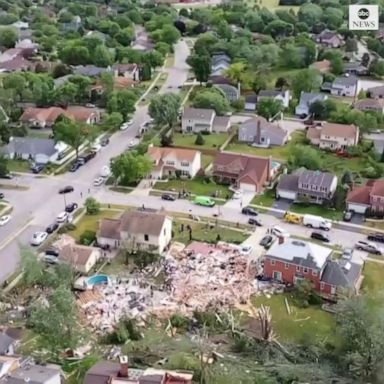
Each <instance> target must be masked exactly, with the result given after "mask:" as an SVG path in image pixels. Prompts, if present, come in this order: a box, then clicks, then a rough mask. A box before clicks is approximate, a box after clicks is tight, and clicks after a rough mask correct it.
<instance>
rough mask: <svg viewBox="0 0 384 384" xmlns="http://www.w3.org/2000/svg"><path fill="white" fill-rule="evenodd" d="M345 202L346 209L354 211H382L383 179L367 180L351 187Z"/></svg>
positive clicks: (383, 206) (383, 203) (383, 205)
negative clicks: (360, 184) (361, 184)
mask: <svg viewBox="0 0 384 384" xmlns="http://www.w3.org/2000/svg"><path fill="white" fill-rule="evenodd" d="M346 203H347V209H348V210H349V211H353V212H356V213H361V214H365V213H366V212H367V211H368V210H370V211H371V212H380V213H384V180H368V181H367V183H366V184H365V185H363V186H357V187H355V188H353V189H352V190H351V191H350V192H349V193H348V195H347V198H346Z"/></svg>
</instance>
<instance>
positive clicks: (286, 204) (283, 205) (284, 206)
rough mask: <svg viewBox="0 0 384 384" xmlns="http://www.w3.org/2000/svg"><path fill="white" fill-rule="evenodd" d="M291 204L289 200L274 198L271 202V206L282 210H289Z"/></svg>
mask: <svg viewBox="0 0 384 384" xmlns="http://www.w3.org/2000/svg"><path fill="white" fill-rule="evenodd" d="M291 205H292V201H291V200H286V199H278V200H275V202H274V203H273V208H276V209H281V210H282V211H289V209H290V208H291ZM280 216H281V214H280Z"/></svg>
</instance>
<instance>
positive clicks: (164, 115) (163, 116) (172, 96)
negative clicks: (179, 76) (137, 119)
mask: <svg viewBox="0 0 384 384" xmlns="http://www.w3.org/2000/svg"><path fill="white" fill-rule="evenodd" d="M180 106H181V100H180V96H179V95H178V94H176V93H165V94H163V95H156V96H154V97H152V98H151V102H150V103H149V107H148V112H149V115H150V116H151V117H152V118H153V119H154V120H155V124H156V125H158V126H163V125H164V126H168V127H169V128H173V126H174V125H175V124H176V122H177V119H178V115H179V109H180Z"/></svg>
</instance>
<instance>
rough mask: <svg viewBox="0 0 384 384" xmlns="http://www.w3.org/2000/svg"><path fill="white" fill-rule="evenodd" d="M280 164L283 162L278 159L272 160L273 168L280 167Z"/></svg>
mask: <svg viewBox="0 0 384 384" xmlns="http://www.w3.org/2000/svg"><path fill="white" fill-rule="evenodd" d="M280 165H281V164H280V163H279V162H277V161H272V162H271V166H272V169H276V168H279V167H280Z"/></svg>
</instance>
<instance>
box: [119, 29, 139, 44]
mask: <svg viewBox="0 0 384 384" xmlns="http://www.w3.org/2000/svg"><path fill="white" fill-rule="evenodd" d="M134 38H135V31H134V30H133V28H131V27H127V28H124V29H122V30H121V31H120V32H119V33H117V34H116V36H115V39H116V41H117V42H118V43H119V44H121V45H123V46H124V47H129V46H130V45H131V43H132V41H133V39H134Z"/></svg>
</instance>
